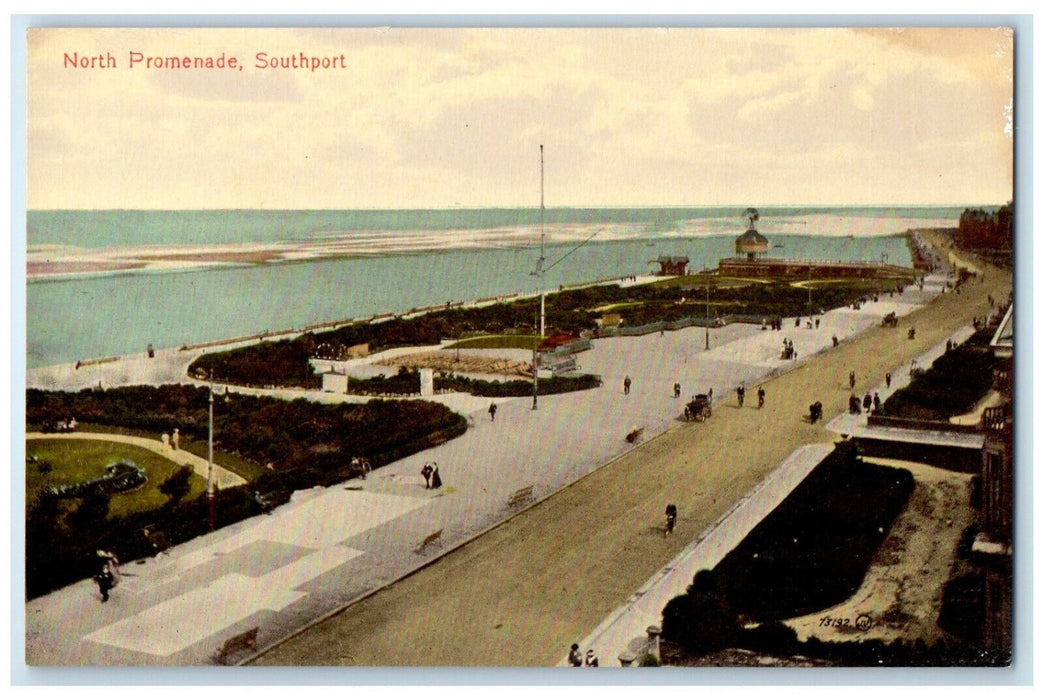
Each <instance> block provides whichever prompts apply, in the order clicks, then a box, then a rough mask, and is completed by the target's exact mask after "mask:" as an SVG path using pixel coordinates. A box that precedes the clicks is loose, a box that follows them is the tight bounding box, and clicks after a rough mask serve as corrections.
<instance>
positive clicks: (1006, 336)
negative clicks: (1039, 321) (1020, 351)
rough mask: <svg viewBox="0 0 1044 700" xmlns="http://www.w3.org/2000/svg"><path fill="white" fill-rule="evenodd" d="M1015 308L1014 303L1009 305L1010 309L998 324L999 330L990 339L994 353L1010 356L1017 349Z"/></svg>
mask: <svg viewBox="0 0 1044 700" xmlns="http://www.w3.org/2000/svg"><path fill="white" fill-rule="evenodd" d="M1014 309H1015V305H1014V304H1012V305H1011V306H1009V307H1008V310H1007V311H1005V312H1004V318H1002V319H1001V322H1000V325H999V326H997V332H996V333H994V334H993V340H991V341H990V349H992V350H993V352H994V353H998V351H1000V354H1004V355H1008V356H1010V355H1011V354H1012V352H1013V351H1014V349H1015V316H1014V314H1013V313H1012V312H1013V311H1014Z"/></svg>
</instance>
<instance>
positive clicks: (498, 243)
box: [26, 207, 964, 368]
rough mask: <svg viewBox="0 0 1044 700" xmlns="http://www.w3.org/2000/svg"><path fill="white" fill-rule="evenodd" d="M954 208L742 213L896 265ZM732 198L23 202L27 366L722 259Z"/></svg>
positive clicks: (804, 238)
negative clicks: (178, 207) (653, 202)
mask: <svg viewBox="0 0 1044 700" xmlns="http://www.w3.org/2000/svg"><path fill="white" fill-rule="evenodd" d="M963 210H964V208H963V207H962V208H960V209H939V208H917V209H906V210H900V209H895V208H886V209H872V208H866V207H856V208H829V209H820V210H811V209H810V208H788V209H786V210H773V209H771V208H763V209H759V213H760V219H759V220H758V221H757V222H756V227H757V229H758V230H759V231H760V232H761V233H762V234H764V235H765V236H767V237H768V238H769V241H770V243H769V245H770V248H769V256H770V257H781V258H789V259H808V258H818V259H828V260H846V261H887V262H890V263H893V264H897V265H909V264H910V253H909V249H908V247H907V244H906V240H905V236H904V233H905V232H906V231H907V230H910V229H914V228H945V227H955V226H956V225H957V220H958V218H959V216H960V213H961V212H962V211H963ZM273 211H274V212H276V213H275V214H273V213H272V212H273ZM417 212H420V213H422V214H424V216H417V215H416V214H417ZM664 212H669V214H670V216H658V214H661V213H664ZM743 212H744V210H743V209H736V208H731V207H729V208H722V207H701V208H698V209H697V208H687V207H682V208H671V209H666V208H642V209H568V210H566V209H559V208H551V209H547V210H545V212H544V225H543V226H540V210H539V208H525V209H498V210H489V209H483V210H480V211H479V212H477V213H476V212H474V211H470V212H464V211H463V210H461V211H456V210H453V211H448V212H434V211H433V210H381V211H380V212H377V213H373V212H370V213H367V212H360V211H358V210H333V211H325V210H322V211H317V210H265V211H261V210H244V211H242V212H231V211H229V210H221V211H217V212H210V211H201V210H191V211H188V212H186V211H174V210H158V211H136V212H130V213H123V212H113V211H104V212H98V213H92V212H86V211H79V210H75V211H73V210H63V211H62V212H59V213H50V214H49V213H45V212H29V216H28V222H27V223H28V226H27V235H28V241H29V244H30V245H29V247H28V251H27V266H28V268H29V269H34V266H36V267H35V269H36V270H38V271H40V270H43V271H45V272H51V273H56V274H45V275H41V276H38V277H35V278H33V279H28V283H27V285H26V288H27V294H26V302H27V313H26V321H27V324H26V326H27V334H26V335H27V338H26V340H27V343H26V364H27V367H29V368H35V367H43V366H50V365H56V364H63V363H71V362H76V361H80V360H85V359H93V358H100V357H110V356H122V355H127V354H132V353H140V352H143V351H144V349H145V347H146V346H147V345H149V344H152V345H153V346H154V347H156V348H171V347H181V346H184V345H193V344H197V343H203V342H211V341H216V340H224V339H228V338H235V337H241V336H250V335H255V334H259V333H267V332H275V331H281V330H287V329H301V328H304V327H307V326H311V325H315V324H319V323H327V322H331V321H338V320H342V319H364V318H368V317H371V316H374V315H379V314H385V313H393V314H394V313H407V312H409V310H411V309H416V308H423V307H427V306H432V305H439V304H445V303H446V302H452V303H460V302H469V301H473V300H476V299H484V298H490V297H498V296H504V295H514V294H530V293H534V292H535V291H536V290H537V289H538V287H541V286H542V287H543V288H544V289H548V290H553V289H557V288H558V287H560V286H569V285H576V284H586V283H591V282H595V281H599V280H609V279H615V278H623V277H627V276H634V275H645V274H649V273H650V272H652V271H653V270H652V269H651V266H650V265H651V263H652V262H653V261H654V260H655V259H656V258H658V257H659V256H661V255H668V256H684V257H688V258H689V260H690V265H689V267H690V269H691V270H699V269H704V268H708V267H713V266H715V265H716V264H717V261H718V260H719V259H721V258H726V257H731V256H732V255H734V245H733V242H734V240H735V238H736V236H738V235H740V234H741V233H743V231H745V230H746V228H747V226H748V221H747V220H746V219H745V218H744V217H743ZM541 233H543V235H541ZM541 246H542V250H543V255H544V263H543V266H542V271H543V274H542V275H541V276H540V278H539V280H538V279H537V277H536V276H534V275H533V273H534V271H535V268H536V263H537V258H538V257H539V255H540V250H541Z"/></svg>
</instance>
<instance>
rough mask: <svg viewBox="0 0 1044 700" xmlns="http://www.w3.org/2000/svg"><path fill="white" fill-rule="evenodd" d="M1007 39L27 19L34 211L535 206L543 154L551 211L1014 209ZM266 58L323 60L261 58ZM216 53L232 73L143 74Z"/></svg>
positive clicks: (974, 32)
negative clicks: (155, 63) (175, 60)
mask: <svg viewBox="0 0 1044 700" xmlns="http://www.w3.org/2000/svg"><path fill="white" fill-rule="evenodd" d="M1013 41H1014V39H1013V33H1012V32H1011V31H1010V30H1009V29H1005V28H986V27H973V28H896V29H883V28H848V29H845V28H841V29H830V28H808V29H794V28H790V29H755V28H742V29H722V28H718V29H700V28H678V27H674V28H662V29H655V28H641V29H620V28H615V29H608V28H557V29H533V28H525V29H510V28H478V29H446V28H425V29H422V28H414V29H401V28H400V29H394V28H391V29H389V28H383V29H373V28H339V29H297V30H292V29H259V28H254V29H238V30H237V29H198V28H183V29H178V28H162V29H31V30H29V34H28V38H27V51H28V55H27V58H26V65H27V68H28V82H27V118H28V125H27V138H28V140H27V151H26V156H27V173H26V189H27V204H28V207H29V208H30V209H216V208H273V209H280V208H303V209H322V208H332V209H342V208H447V207H458V206H463V207H514V206H527V207H529V206H537V205H539V201H540V191H541V185H540V177H541V176H540V145H543V146H544V199H545V202H546V204H547V206H549V207H551V206H594V207H611V206H660V205H662V206H713V205H744V206H747V205H750V206H770V205H802V204H808V205H852V206H857V205H932V204H939V205H965V204H1001V203H1004V202H1006V201H1008V200H1010V199H1011V198H1012V159H1013V155H1012V154H1013V141H1012V138H1013V137H1012V132H1013V122H1012V118H1013V117H1012V94H1013V89H1014V86H1013V82H1012V80H1013V70H1012V67H1013ZM132 52H138V54H140V56H141V58H142V60H141V61H140V62H138V63H135V64H133V65H131V62H130V59H131V56H132ZM259 52H265V53H267V54H268V55H269V56H270V57H277V56H281V57H290V56H298V57H299V56H300V55H301V54H304V56H305V57H306V58H307V59H309V60H310V59H311V58H313V57H314V58H318V59H323V58H327V59H330V61H328V65H329V66H330V67H327V68H323V67H319V68H318V69H316V70H314V71H313V70H311V69H310V68H306V69H297V68H287V69H282V68H271V67H260V66H259V65H258V59H257V54H258V53H259ZM110 55H111V56H112V60H113V61H114V62H115V64H116V65H115V67H78V66H76V65H73V60H72V59H74V58H75V59H78V60H79V61H80V62H83V61H85V60H87V59H88V58H89V57H92V56H93V57H106V59H107V58H108V56H110ZM222 55H224V56H225V57H226V59H227V58H229V57H232V56H234V57H236V59H237V61H238V63H239V64H240V66H239V67H237V69H218V68H210V69H208V68H199V69H172V68H158V69H157V68H152V67H147V66H146V65H145V62H146V60H147V59H149V58H158V59H162V58H164V57H170V56H189V57H201V58H204V59H205V58H211V59H216V58H218V57H220V56H222ZM342 57H343V58H342ZM105 62H106V61H101V62H96V63H105Z"/></svg>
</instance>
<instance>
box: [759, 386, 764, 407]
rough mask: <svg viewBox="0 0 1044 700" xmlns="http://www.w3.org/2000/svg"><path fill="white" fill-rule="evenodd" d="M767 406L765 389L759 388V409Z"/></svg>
mask: <svg viewBox="0 0 1044 700" xmlns="http://www.w3.org/2000/svg"><path fill="white" fill-rule="evenodd" d="M764 405H765V387H763V386H759V387H758V408H761V407H762V406H764Z"/></svg>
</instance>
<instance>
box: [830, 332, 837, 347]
mask: <svg viewBox="0 0 1044 700" xmlns="http://www.w3.org/2000/svg"><path fill="white" fill-rule="evenodd" d="M830 340H831V342H833V343H834V347H835V348H836V347H837V335H836V334H835V335H832V336H830Z"/></svg>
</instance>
